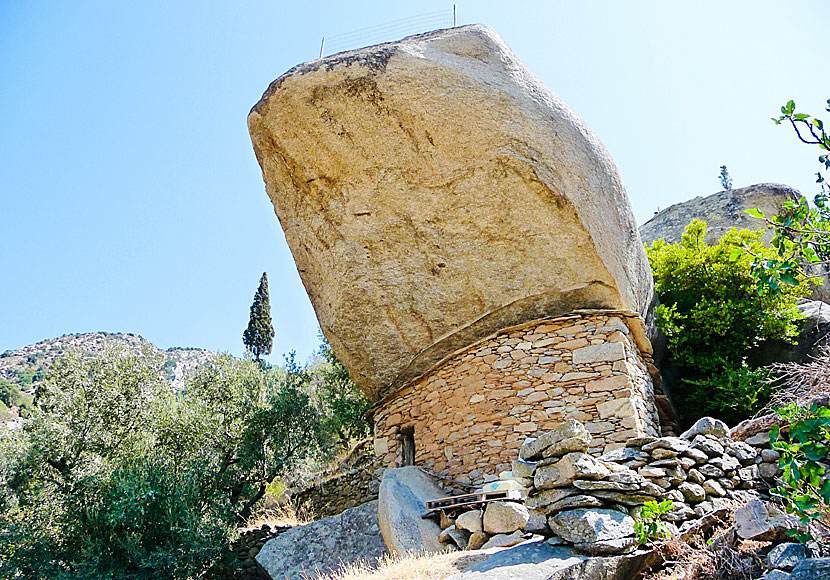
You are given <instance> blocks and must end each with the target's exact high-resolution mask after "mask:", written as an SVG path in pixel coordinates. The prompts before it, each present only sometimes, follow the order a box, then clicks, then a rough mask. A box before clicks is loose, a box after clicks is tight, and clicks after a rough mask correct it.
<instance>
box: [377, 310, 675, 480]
mask: <svg viewBox="0 0 830 580" xmlns="http://www.w3.org/2000/svg"><path fill="white" fill-rule="evenodd" d="M641 329H642V324H641V322H640V319H639V318H637V317H636V315H634V316H632V315H627V314H626V313H620V312H613V311H585V312H581V313H577V314H573V315H570V316H566V317H561V318H557V319H547V320H539V321H534V322H531V323H527V324H524V325H521V326H519V327H514V328H509V329H505V330H503V331H501V332H499V333H498V334H496V335H495V336H493V337H490V338H488V339H485V340H483V341H480V342H479V343H477V344H475V345H473V346H471V347H469V348H467V349H465V350H463V351H461V352H459V353H456V354H455V355H453V356H451V357H449V358H448V359H446V360H445V361H443V362H442V363H440V364H439V365H438V366H437V367H436V368H434V369H433V370H432V371H431V372H430V373H428V374H427V375H425V376H424V377H422V378H420V379H418V380H417V381H415V382H414V383H413V384H411V385H409V386H408V387H406V388H404V389H402V390H401V391H399V392H398V393H396V394H395V396H394V397H393V398H391V399H389V400H383V401H381V402H379V403H378V404H377V405H376V409H375V412H374V423H375V441H374V447H375V453H376V454H377V455H378V456H379V457H381V458H384V462H385V464H386V465H388V466H390V467H397V466H400V465H402V464H405V463H406V462H407V461H406V458H405V457H404V455H405V453H404V448H405V446H406V445H405V443H404V442H405V440H406V438H407V437H409V438H410V440H412V439H414V451H415V454H414V462H415V464H416V465H419V466H421V467H423V468H425V469H427V470H429V471H431V472H433V473H435V474H437V475H438V476H439V477H442V478H449V479H451V480H455V481H457V482H460V483H466V484H472V485H478V484H480V483H482V482H484V481H487V480H488V474H493V473H498V472H499V471H500V470H506V469H510V463H511V461H512V460H513V459H515V458H516V454H517V453H518V449H519V447H520V446H521V444H522V442H523V441H524V440H525V438H527V437H528V436H530V435H532V434H533V433H535V432H537V431H540V430H545V429H551V428H553V427H554V426H556V425H557V424H559V423H561V422H562V421H564V420H566V419H576V420H578V421H582V422H584V423H585V424H586V426H587V428H588V430H589V431H590V433H591V434H592V436H593V439H592V447H591V450H592V451H593V452H598V453H599V452H604V451H609V450H611V449H614V448H618V447H622V446H623V444H624V442H625V441H627V440H628V439H631V438H633V437H642V436H658V435H659V432H658V431H659V419H658V416H657V410H656V408H655V404H654V386H653V383H652V379H651V376H650V375H649V371H648V369H649V367H650V366H652V361H651V357H650V353H649V352H644V351H646V350H648V348H647V345H643V341H641V340H640V341H638V340H637V338H636V337H638V336H640V334H638V330H641ZM638 344H640V345H643V346H644V347H643V348H639V347H638ZM652 368H653V367H652ZM410 444H411V443H410ZM489 477H490V478H492V477H493V476H492V475H489Z"/></svg>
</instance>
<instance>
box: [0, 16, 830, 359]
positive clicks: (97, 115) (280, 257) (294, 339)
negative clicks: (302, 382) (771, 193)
mask: <svg viewBox="0 0 830 580" xmlns="http://www.w3.org/2000/svg"><path fill="white" fill-rule="evenodd" d="M451 5H452V3H451V2H437V1H436V2H433V1H426V2H417V3H411V2H410V3H398V2H388V1H387V2H316V1H312V0H309V1H306V2H292V3H287V2H279V1H273V0H272V1H256V0H239V1H234V2H230V1H228V2H213V1H210V0H199V1H191V2H177V1H175V0H168V1H164V2H159V1H154V0H142V1H141V2H119V1H112V0H108V1H98V2H95V1H85V0H75V1H73V2H66V1H64V2H45V1H37V0H27V1H25V2H21V1H17V0H0V351H3V350H6V349H12V348H17V347H20V346H24V345H27V344H31V343H34V342H37V341H39V340H43V339H45V338H51V337H54V336H58V335H61V334H64V333H73V332H90V331H98V330H105V331H111V332H133V333H137V334H141V335H142V336H144V337H145V338H147V339H149V340H151V341H152V342H154V343H155V344H157V345H158V346H160V347H162V348H167V347H170V346H196V347H202V348H209V349H214V350H220V351H227V352H230V353H232V354H241V353H242V352H243V347H242V341H241V335H242V331H243V330H244V328H245V325H246V324H247V321H248V309H249V308H250V304H251V300H252V298H253V294H254V291H255V289H256V286H257V283H258V281H259V277H260V275H261V273H262V272H263V271H267V272H268V275H269V279H270V287H271V305H272V314H273V318H274V326H275V328H276V333H277V335H276V342H275V349H274V350H275V354H273V355H272V356H271V357H270V358H271V360H272V361H273V362H278V361H280V360H281V354H282V353H284V352H287V351H289V350H292V349H295V350H296V351H297V353H298V355H299V357H300V358H301V359H302V360H305V359H307V358H308V357H309V356H310V355H311V354H312V353H313V351H314V350H315V349H316V347H317V342H318V341H317V321H316V318H315V316H314V312H313V310H312V309H311V305H310V303H309V301H308V298H307V297H306V294H305V291H304V289H303V287H302V284H301V282H300V279H299V276H298V275H297V271H296V268H295V266H294V262H293V260H292V258H291V255H290V253H289V251H288V249H287V246H286V244H285V240H284V238H283V235H282V231H281V229H280V227H279V224H278V222H277V219H276V217H275V216H274V213H273V209H272V207H271V204H270V202H269V200H268V198H267V196H266V194H265V189H264V185H263V183H262V177H261V173H260V170H259V167H258V165H257V163H256V159H255V157H254V154H253V150H252V148H251V144H250V140H249V137H248V134H247V127H246V122H245V120H246V116H247V114H248V111H249V110H250V108H251V107H252V106H253V105H254V104H255V103H256V102H257V100H258V99H259V97H260V96H261V94H262V92H263V91H264V90H265V89H266V88H267V86H268V84H269V83H270V82H271V81H272V80H274V79H275V78H276V77H278V76H279V75H280V74H282V73H283V72H285V71H286V70H288V69H289V68H291V67H292V66H294V65H295V64H298V63H300V62H302V61H305V60H310V59H313V58H314V57H316V56H317V53H318V51H319V46H320V38H321V37H322V36H323V35H328V36H331V35H336V34H341V33H347V32H350V31H353V30H357V29H361V28H364V27H368V26H373V25H377V24H383V23H386V22H390V21H394V20H396V19H399V18H405V17H409V16H415V15H418V14H422V13H426V12H431V11H434V10H443V9H447V8H450V7H451ZM458 14H459V20H460V23H463V24H470V23H485V24H489V25H491V26H493V27H494V28H495V29H496V30H497V31H498V32H499V34H501V36H502V37H503V38H504V39H505V41H506V42H507V43H508V45H510V47H511V48H512V49H513V51H514V52H515V53H516V54H517V55H518V57H519V58H521V59H522V60H523V61H524V62H525V64H526V65H527V66H528V67H529V68H530V69H531V70H532V71H533V72H534V73H535V74H536V75H537V76H538V77H539V78H540V79H541V80H542V81H543V82H544V83H545V84H546V85H547V86H548V87H550V88H551V89H552V90H553V91H554V92H555V93H557V94H558V95H559V96H561V97H562V98H563V99H564V100H565V102H567V103H568V104H569V105H570V106H571V107H572V108H573V109H574V110H575V111H576V112H577V113H578V114H579V115H580V116H581V117H582V118H583V119H585V121H586V122H587V123H588V125H589V126H590V127H591V128H592V129H593V130H594V132H595V133H596V134H597V135H598V136H599V137H600V139H602V141H603V142H604V143H605V145H606V147H607V148H608V149H609V151H610V152H611V155H612V156H613V157H614V159H615V161H616V163H617V165H618V167H619V169H620V173H621V175H622V178H623V182H624V183H625V186H626V189H627V190H628V194H629V197H630V198H631V203H632V206H633V208H634V212H635V215H636V217H637V221H638V223H642V222H644V221H646V220H647V219H648V218H649V217H650V216H651V215H652V214H653V213H654V211H656V210H657V208H658V207H659V208H665V207H667V206H669V205H671V204H672V203H676V202H679V201H684V200H686V199H689V198H692V197H694V196H697V195H706V194H709V193H713V192H715V191H718V190H719V189H720V188H719V184H718V179H717V175H718V167H719V166H720V165H721V164H723V163H726V164H727V165H728V167H729V170H730V173H731V174H732V176H733V178H734V181H735V186H736V187H739V186H743V185H749V184H752V183H759V182H764V181H775V182H782V183H787V184H789V185H792V186H794V187H796V188H799V189H801V190H802V191H803V192H805V193H810V194H812V193H814V192H815V186H814V182H813V181H814V180H813V177H812V175H813V173H814V172H815V171H816V170H817V163H816V156H817V154H816V153H815V152H814V151H812V150H810V149H809V148H807V147H806V146H803V145H799V144H798V143H797V142H796V141H795V139H794V137H793V135H792V134H791V133H790V132H789V131H788V130H787V129H786V128H785V127H776V126H775V125H773V124H772V123H771V122H770V120H769V119H770V117H771V116H773V115H774V114H775V113H776V111H777V110H778V108H779V107H780V105H781V104H783V103H784V102H785V101H786V100H788V99H790V98H794V99H795V100H796V102H797V104H798V105H799V108H802V109H804V110H805V111H809V112H813V113H820V112H822V111H821V109H822V106H823V105H824V102H825V101H826V99H827V98H828V97H830V86H828V83H829V82H830V77H828V75H827V72H828V63H827V54H826V45H825V44H824V43H823V42H822V40H823V38H825V37H824V30H825V29H826V28H827V25H828V23H830V2H825V1H822V0H813V1H808V0H803V1H791V2H786V3H784V2H775V1H772V0H768V1H764V0H751V1H737V0H730V1H729V2H715V1H705V0H703V1H701V0H697V1H695V2H674V1H668V0H661V1H653V2H651V1H649V2H646V1H626V2H620V1H611V0H609V1H590V0H584V1H576V0H572V1H549V2H522V1H512V2H504V1H471V0H469V1H466V2H464V1H462V2H458ZM827 116H828V115H827V114H825V116H824V117H825V119H826V118H827Z"/></svg>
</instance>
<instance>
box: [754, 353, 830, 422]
mask: <svg viewBox="0 0 830 580" xmlns="http://www.w3.org/2000/svg"><path fill="white" fill-rule="evenodd" d="M770 368H771V369H772V371H773V373H772V374H773V377H774V378H772V379H771V381H772V382H773V384H774V385H783V386H782V387H780V388H778V389H776V390H775V391H774V392H773V395H772V398H771V400H770V402H769V404H768V405H767V406H766V407H765V408H764V409H763V410H762V411H761V412H760V413H759V415H761V414H763V413H769V412H772V411H774V410H775V409H776V408H777V407H783V406H785V405H788V404H790V403H795V404H797V405H807V404H809V403H810V402H812V401H817V400H821V399H826V398H827V396H828V395H830V347H824V348H823V349H822V350H821V354H820V355H819V356H817V357H816V358H814V359H813V360H811V361H810V362H808V363H803V364H799V363H786V364H774V365H772V366H771V367H770ZM819 404H822V403H821V402H819Z"/></svg>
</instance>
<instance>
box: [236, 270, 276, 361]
mask: <svg viewBox="0 0 830 580" xmlns="http://www.w3.org/2000/svg"><path fill="white" fill-rule="evenodd" d="M242 342H243V343H244V344H245V347H246V348H247V349H248V350H249V351H251V353H252V354H253V355H254V360H255V361H259V360H260V358H261V357H262V355H266V354H271V347H272V346H274V326H273V325H272V324H271V303H270V301H269V299H268V273H267V272H263V273H262V278H260V280H259V288H257V291H256V294H254V303H253V304H251V320H250V322H248V328H246V329H245V332H243V333H242Z"/></svg>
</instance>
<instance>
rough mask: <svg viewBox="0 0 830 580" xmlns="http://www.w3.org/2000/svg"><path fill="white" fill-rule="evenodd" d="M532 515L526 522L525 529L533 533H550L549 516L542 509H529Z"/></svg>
mask: <svg viewBox="0 0 830 580" xmlns="http://www.w3.org/2000/svg"><path fill="white" fill-rule="evenodd" d="M528 512H529V513H530V517H529V518H528V520H527V524H525V531H526V532H529V533H531V534H545V535H547V533H548V531H549V530H548V518H547V515H545V513H544V512H542V511H541V510H528Z"/></svg>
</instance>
